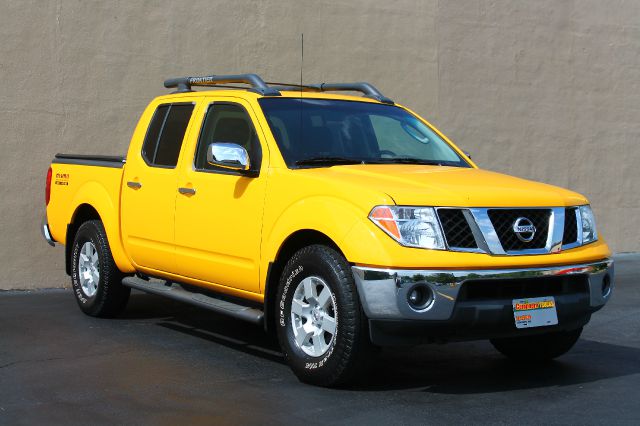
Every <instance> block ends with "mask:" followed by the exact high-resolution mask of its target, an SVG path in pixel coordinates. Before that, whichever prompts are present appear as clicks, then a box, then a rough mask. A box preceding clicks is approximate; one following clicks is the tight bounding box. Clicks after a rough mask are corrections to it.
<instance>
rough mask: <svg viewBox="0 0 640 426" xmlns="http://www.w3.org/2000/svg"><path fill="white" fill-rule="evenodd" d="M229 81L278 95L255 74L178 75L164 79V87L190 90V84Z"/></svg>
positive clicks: (206, 84)
mask: <svg viewBox="0 0 640 426" xmlns="http://www.w3.org/2000/svg"><path fill="white" fill-rule="evenodd" d="M229 83H244V84H248V85H249V86H251V88H250V89H249V90H252V91H254V92H257V93H260V94H261V95H265V96H280V92H279V91H277V90H275V89H273V88H271V87H269V86H267V83H265V82H264V80H263V79H261V78H260V77H259V76H257V75H256V74H235V75H208V76H204V77H178V78H170V79H168V80H165V81H164V87H166V88H171V87H175V88H177V90H176V93H181V92H190V91H191V87H192V86H215V85H220V84H229Z"/></svg>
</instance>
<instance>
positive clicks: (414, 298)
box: [407, 285, 433, 311]
mask: <svg viewBox="0 0 640 426" xmlns="http://www.w3.org/2000/svg"><path fill="white" fill-rule="evenodd" d="M407 301H408V302H409V306H410V307H411V309H413V310H414V311H422V310H424V309H426V308H428V307H429V305H431V302H432V301H433V293H432V292H431V288H430V287H429V286H426V285H417V286H415V287H413V288H411V289H410V290H409V292H408V293H407Z"/></svg>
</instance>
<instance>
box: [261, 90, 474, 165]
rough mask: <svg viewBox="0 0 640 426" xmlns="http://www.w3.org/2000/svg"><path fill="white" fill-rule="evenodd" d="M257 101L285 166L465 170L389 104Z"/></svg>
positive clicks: (437, 139) (441, 142)
mask: <svg viewBox="0 0 640 426" xmlns="http://www.w3.org/2000/svg"><path fill="white" fill-rule="evenodd" d="M259 102H260V106H261V107H262V109H263V111H264V113H265V116H266V118H267V121H268V122H269V126H270V128H271V131H272V132H273V135H274V137H275V139H276V142H277V143H278V147H279V148H280V151H281V152H282V155H283V157H284V160H285V162H286V163H287V165H288V166H289V167H322V166H326V165H333V164H357V163H363V164H432V165H443V166H457V167H470V166H469V164H468V163H466V162H465V161H464V160H463V159H462V158H461V157H460V156H459V155H458V154H457V153H456V151H454V149H453V148H452V147H451V146H450V145H449V144H448V143H447V142H445V141H444V140H443V139H442V138H441V137H440V136H438V135H437V133H435V132H434V131H433V130H432V129H431V128H430V127H429V126H427V125H426V124H424V123H423V122H422V121H420V120H419V119H418V118H417V117H415V116H413V115H411V114H410V113H408V112H407V111H406V110H404V109H402V108H400V107H397V106H394V105H382V104H376V103H371V102H354V101H339V100H325V99H308V98H263V99H260V100H259Z"/></svg>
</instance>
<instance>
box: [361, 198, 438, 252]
mask: <svg viewBox="0 0 640 426" xmlns="http://www.w3.org/2000/svg"><path fill="white" fill-rule="evenodd" d="M369 219H371V221H373V223H375V224H376V225H378V227H380V228H381V229H382V230H383V231H384V232H386V233H387V234H389V236H391V237H392V238H393V239H394V240H396V241H397V242H398V243H400V244H401V245H403V246H407V247H418V248H426V249H436V250H444V249H445V245H444V237H443V235H442V230H441V229H440V224H439V223H438V218H437V216H436V212H435V209H433V208H432V207H405V206H377V207H374V208H373V210H371V213H370V214H369Z"/></svg>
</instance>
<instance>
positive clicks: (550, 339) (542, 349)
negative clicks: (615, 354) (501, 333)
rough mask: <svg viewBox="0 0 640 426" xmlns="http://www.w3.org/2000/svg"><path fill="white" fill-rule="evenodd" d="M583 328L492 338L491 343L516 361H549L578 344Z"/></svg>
mask: <svg viewBox="0 0 640 426" xmlns="http://www.w3.org/2000/svg"><path fill="white" fill-rule="evenodd" d="M581 333H582V328H578V329H576V330H571V331H556V332H552V333H546V334H540V335H536V336H522V337H507V338H502V339H492V340H491V344H493V346H494V347H495V348H496V349H497V350H498V351H499V352H500V353H502V354H503V355H505V356H506V357H508V358H511V359H513V360H515V361H525V362H526V361H538V362H539V361H548V360H551V359H554V358H557V357H559V356H560V355H564V354H565V353H567V352H569V350H570V349H571V348H572V347H573V345H575V344H576V342H577V341H578V339H579V338H580V334H581Z"/></svg>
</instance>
